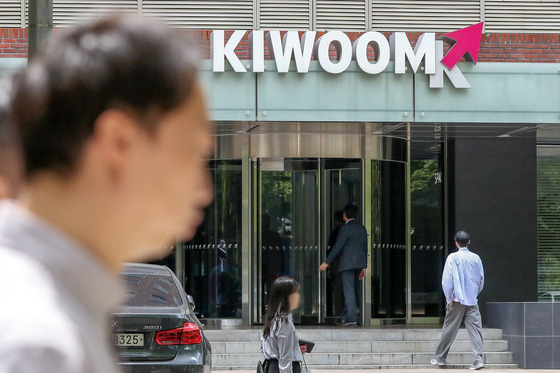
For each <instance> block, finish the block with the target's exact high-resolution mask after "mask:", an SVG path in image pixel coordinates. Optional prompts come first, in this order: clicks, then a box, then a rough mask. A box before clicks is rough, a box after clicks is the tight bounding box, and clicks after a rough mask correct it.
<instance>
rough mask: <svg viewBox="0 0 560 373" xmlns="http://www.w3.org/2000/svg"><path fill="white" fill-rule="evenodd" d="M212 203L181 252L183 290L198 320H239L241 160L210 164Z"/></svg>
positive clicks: (183, 244) (182, 244) (182, 245)
mask: <svg viewBox="0 0 560 373" xmlns="http://www.w3.org/2000/svg"><path fill="white" fill-rule="evenodd" d="M210 171H211V173H212V175H213V183H214V201H213V202H212V204H211V205H210V206H209V207H208V208H207V209H206V218H205V220H204V222H203V223H202V225H201V226H200V227H199V229H198V231H197V233H196V236H195V237H194V238H193V239H192V240H191V241H190V242H181V243H179V245H180V246H181V247H182V248H183V249H184V268H185V278H186V281H185V282H186V283H185V284H184V286H185V290H186V292H187V293H188V294H190V295H192V296H193V297H194V301H195V303H196V309H195V313H196V314H197V316H198V317H200V318H240V317H241V212H242V206H241V197H242V194H241V186H242V175H241V161H240V160H227V161H213V162H210Z"/></svg>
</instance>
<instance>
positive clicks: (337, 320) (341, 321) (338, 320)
mask: <svg viewBox="0 0 560 373" xmlns="http://www.w3.org/2000/svg"><path fill="white" fill-rule="evenodd" d="M343 322H344V320H342V319H341V318H340V317H339V318H338V319H336V320H335V322H334V323H335V324H336V325H338V326H341V325H342V323H343Z"/></svg>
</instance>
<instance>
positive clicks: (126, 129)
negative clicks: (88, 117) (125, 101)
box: [91, 109, 141, 176]
mask: <svg viewBox="0 0 560 373" xmlns="http://www.w3.org/2000/svg"><path fill="white" fill-rule="evenodd" d="M140 131H141V129H140V128H138V125H137V124H136V123H135V122H134V120H133V118H132V117H131V116H130V115H128V114H126V113H125V112H123V111H122V110H117V109H111V110H106V111H105V112H103V113H102V114H101V115H100V116H99V117H98V118H97V120H96V121H95V129H94V134H93V136H92V139H91V146H92V147H94V148H95V149H96V151H95V156H96V157H99V159H98V160H100V161H101V162H103V164H104V165H105V166H106V167H108V169H109V172H110V173H111V174H112V175H113V176H114V175H115V174H116V173H118V172H119V170H121V169H122V167H123V166H124V164H125V163H126V159H127V158H128V156H129V155H130V153H131V149H132V147H133V145H134V142H135V141H134V140H135V139H136V138H137V137H138V135H139V132H140Z"/></svg>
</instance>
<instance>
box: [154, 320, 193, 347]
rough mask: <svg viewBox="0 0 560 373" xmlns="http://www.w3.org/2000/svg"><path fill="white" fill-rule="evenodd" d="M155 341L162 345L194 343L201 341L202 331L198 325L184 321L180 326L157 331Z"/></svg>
mask: <svg viewBox="0 0 560 373" xmlns="http://www.w3.org/2000/svg"><path fill="white" fill-rule="evenodd" d="M156 343H157V344H159V345H162V346H173V345H194V344H197V343H202V333H201V332H200V328H199V327H198V325H196V324H195V323H192V322H186V323H184V324H183V327H182V328H177V329H171V330H162V331H161V332H157V333H156Z"/></svg>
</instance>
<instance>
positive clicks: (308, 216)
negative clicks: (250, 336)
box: [257, 159, 319, 323]
mask: <svg viewBox="0 0 560 373" xmlns="http://www.w3.org/2000/svg"><path fill="white" fill-rule="evenodd" d="M267 168H275V169H276V170H267ZM278 168H280V170H278ZM262 169H263V171H262V172H261V186H260V190H261V193H260V198H261V216H260V222H259V232H258V234H259V237H260V243H259V245H258V247H259V248H260V250H258V252H257V255H260V258H261V259H260V263H261V278H260V280H261V286H260V287H261V289H260V296H261V307H262V314H263V315H264V313H265V312H266V304H267V301H268V294H269V289H270V286H271V285H272V282H274V280H275V279H276V278H278V277H279V276H282V275H287V276H293V277H294V278H295V279H296V280H298V281H299V282H300V284H302V288H301V292H302V300H301V304H300V308H299V309H298V310H296V311H295V312H294V320H295V321H296V322H302V323H317V322H318V318H317V316H318V306H319V305H318V292H317V289H318V281H319V274H318V271H317V267H318V262H319V257H318V255H319V246H318V232H319V231H318V214H317V211H318V210H317V208H318V206H317V203H318V180H317V177H318V161H316V160H304V159H300V160H289V159H286V160H284V161H279V162H275V163H274V164H267V163H266V162H265V163H263V166H262Z"/></svg>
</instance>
